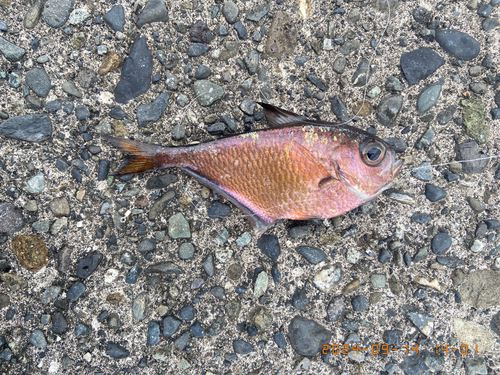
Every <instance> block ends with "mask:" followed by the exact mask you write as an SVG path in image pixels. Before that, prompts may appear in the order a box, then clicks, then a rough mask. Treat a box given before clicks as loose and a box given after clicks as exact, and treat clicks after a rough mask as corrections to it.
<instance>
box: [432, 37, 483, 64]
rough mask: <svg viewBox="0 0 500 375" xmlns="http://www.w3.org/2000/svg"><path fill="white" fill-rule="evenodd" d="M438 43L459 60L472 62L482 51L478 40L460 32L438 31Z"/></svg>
mask: <svg viewBox="0 0 500 375" xmlns="http://www.w3.org/2000/svg"><path fill="white" fill-rule="evenodd" d="M436 42H438V44H439V45H440V46H441V48H442V49H443V50H445V51H446V52H448V53H449V54H450V55H452V56H453V57H455V58H457V59H459V60H465V61H469V60H472V59H474V58H475V57H476V56H477V55H478V54H479V50H480V46H479V43H478V41H477V40H476V39H474V38H473V37H471V36H470V35H469V34H466V33H464V32H461V31H458V30H440V31H438V32H437V33H436Z"/></svg>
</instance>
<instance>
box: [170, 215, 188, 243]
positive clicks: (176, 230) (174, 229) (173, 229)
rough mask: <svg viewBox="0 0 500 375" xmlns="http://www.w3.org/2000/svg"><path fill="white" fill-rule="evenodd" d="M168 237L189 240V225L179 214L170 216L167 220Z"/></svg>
mask: <svg viewBox="0 0 500 375" xmlns="http://www.w3.org/2000/svg"><path fill="white" fill-rule="evenodd" d="M168 235H169V236H170V238H172V239H176V238H191V229H190V227H189V223H188V222H187V220H186V219H185V218H184V215H182V214H181V213H180V212H179V213H177V214H175V215H172V216H171V217H170V219H169V220H168Z"/></svg>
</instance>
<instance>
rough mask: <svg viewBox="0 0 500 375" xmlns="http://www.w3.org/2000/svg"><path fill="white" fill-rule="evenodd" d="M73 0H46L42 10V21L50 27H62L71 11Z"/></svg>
mask: <svg viewBox="0 0 500 375" xmlns="http://www.w3.org/2000/svg"><path fill="white" fill-rule="evenodd" d="M74 3H75V1H74V0H48V1H47V2H46V3H45V8H44V9H43V19H44V21H45V22H46V23H47V25H49V26H50V27H54V28H59V27H62V26H64V24H65V23H66V21H67V20H68V18H69V16H70V14H71V11H72V10H73V6H74Z"/></svg>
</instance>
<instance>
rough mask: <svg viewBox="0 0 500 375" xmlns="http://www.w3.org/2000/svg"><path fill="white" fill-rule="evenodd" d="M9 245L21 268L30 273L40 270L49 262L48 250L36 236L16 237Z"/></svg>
mask: <svg viewBox="0 0 500 375" xmlns="http://www.w3.org/2000/svg"><path fill="white" fill-rule="evenodd" d="M10 244H11V246H12V250H13V252H14V255H15V256H16V258H17V260H18V261H19V263H20V264H21V267H23V268H24V269H26V270H28V271H30V272H36V271H38V270H40V269H41V268H43V267H45V266H46V265H47V263H48V262H49V249H48V248H47V245H46V244H45V242H44V241H43V240H42V239H41V238H40V237H38V236H36V235H28V234H26V235H17V236H15V237H14V238H13V239H12V241H11V243H10Z"/></svg>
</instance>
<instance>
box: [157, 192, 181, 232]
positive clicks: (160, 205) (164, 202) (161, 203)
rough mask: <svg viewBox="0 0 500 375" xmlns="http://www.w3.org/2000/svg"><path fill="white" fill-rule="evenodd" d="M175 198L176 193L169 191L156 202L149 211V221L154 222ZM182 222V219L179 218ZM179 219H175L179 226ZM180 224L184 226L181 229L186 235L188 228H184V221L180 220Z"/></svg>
mask: <svg viewBox="0 0 500 375" xmlns="http://www.w3.org/2000/svg"><path fill="white" fill-rule="evenodd" d="M174 198H175V191H173V190H169V191H167V192H166V193H165V194H163V195H162V196H161V197H160V198H158V199H157V200H156V201H154V203H153V205H152V207H151V209H150V210H149V214H148V220H150V221H154V220H155V219H156V217H157V216H158V215H159V214H160V213H161V212H163V210H165V208H167V206H168V204H169V202H170V201H171V200H172V199H174ZM179 220H180V218H179ZM177 221H178V220H177V218H176V219H174V224H175V225H177V224H176V223H177ZM180 223H181V224H182V225H183V226H182V227H181V229H182V231H183V233H185V231H186V228H185V227H184V224H185V223H184V221H182V220H180Z"/></svg>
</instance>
